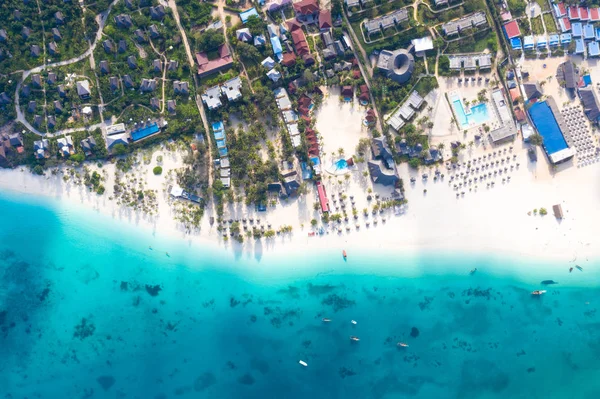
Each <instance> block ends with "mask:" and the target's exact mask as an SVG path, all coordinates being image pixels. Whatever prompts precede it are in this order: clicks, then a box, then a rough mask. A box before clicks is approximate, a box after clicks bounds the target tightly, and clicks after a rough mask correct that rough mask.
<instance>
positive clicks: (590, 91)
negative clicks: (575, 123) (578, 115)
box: [578, 85, 600, 123]
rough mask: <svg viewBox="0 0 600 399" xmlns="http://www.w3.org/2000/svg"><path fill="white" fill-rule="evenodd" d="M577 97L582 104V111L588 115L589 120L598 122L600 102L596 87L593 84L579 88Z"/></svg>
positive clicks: (599, 118)
mask: <svg viewBox="0 0 600 399" xmlns="http://www.w3.org/2000/svg"><path fill="white" fill-rule="evenodd" d="M578 92H579V98H580V99H581V102H582V104H583V112H584V113H585V116H587V117H588V119H589V120H590V122H592V123H598V121H599V120H600V102H599V101H598V95H597V94H596V89H594V87H593V86H591V85H590V86H588V87H584V88H580V89H579V91H578Z"/></svg>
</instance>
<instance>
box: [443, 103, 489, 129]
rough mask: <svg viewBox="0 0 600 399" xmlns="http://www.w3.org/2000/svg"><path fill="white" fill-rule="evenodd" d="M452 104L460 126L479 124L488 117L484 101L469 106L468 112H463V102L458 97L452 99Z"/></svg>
mask: <svg viewBox="0 0 600 399" xmlns="http://www.w3.org/2000/svg"><path fill="white" fill-rule="evenodd" d="M452 105H453V107H454V110H455V111H456V117H457V118H458V123H459V124H460V126H462V127H469V126H471V125H479V124H482V123H485V122H487V121H488V120H489V119H490V116H489V115H488V109H487V105H486V104H485V103H481V104H477V105H475V106H473V107H471V109H470V110H469V113H466V112H465V109H464V107H463V103H462V101H461V100H460V99H458V98H455V99H453V100H452Z"/></svg>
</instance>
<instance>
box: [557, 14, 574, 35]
mask: <svg viewBox="0 0 600 399" xmlns="http://www.w3.org/2000/svg"><path fill="white" fill-rule="evenodd" d="M558 25H559V27H560V31H561V32H562V33H565V32H568V31H570V30H571V21H569V18H567V17H564V18H560V19H559V20H558Z"/></svg>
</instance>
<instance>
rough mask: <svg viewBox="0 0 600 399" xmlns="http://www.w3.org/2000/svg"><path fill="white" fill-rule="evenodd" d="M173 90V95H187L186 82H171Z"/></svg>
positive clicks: (187, 85)
mask: <svg viewBox="0 0 600 399" xmlns="http://www.w3.org/2000/svg"><path fill="white" fill-rule="evenodd" d="M173 90H174V91H175V94H189V84H188V82H180V81H178V80H176V81H174V82H173Z"/></svg>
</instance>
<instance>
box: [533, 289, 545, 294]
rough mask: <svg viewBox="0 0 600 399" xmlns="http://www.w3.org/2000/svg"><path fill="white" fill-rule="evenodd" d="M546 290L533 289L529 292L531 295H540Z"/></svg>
mask: <svg viewBox="0 0 600 399" xmlns="http://www.w3.org/2000/svg"><path fill="white" fill-rule="evenodd" d="M545 293H546V290H535V291H532V292H531V295H542V294H545Z"/></svg>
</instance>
